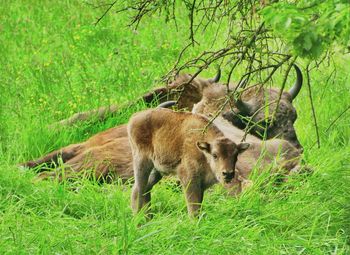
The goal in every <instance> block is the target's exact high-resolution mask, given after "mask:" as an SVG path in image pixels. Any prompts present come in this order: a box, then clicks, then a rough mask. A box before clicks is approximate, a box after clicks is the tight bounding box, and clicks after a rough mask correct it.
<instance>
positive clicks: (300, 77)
mask: <svg viewBox="0 0 350 255" xmlns="http://www.w3.org/2000/svg"><path fill="white" fill-rule="evenodd" d="M293 67H294V69H295V72H296V74H297V80H296V82H295V84H294V86H293V87H292V88H291V89H290V90H289V94H290V95H291V97H292V100H293V99H294V98H296V96H297V95H298V94H299V91H300V89H301V86H302V85H303V74H302V73H301V71H300V68H299V67H298V66H297V65H296V64H293Z"/></svg>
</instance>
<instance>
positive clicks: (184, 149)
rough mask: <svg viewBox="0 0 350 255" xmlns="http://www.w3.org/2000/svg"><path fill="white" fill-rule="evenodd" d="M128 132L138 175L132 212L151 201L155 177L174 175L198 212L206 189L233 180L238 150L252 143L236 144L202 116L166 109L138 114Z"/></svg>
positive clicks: (193, 210) (190, 210)
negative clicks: (217, 183)
mask: <svg viewBox="0 0 350 255" xmlns="http://www.w3.org/2000/svg"><path fill="white" fill-rule="evenodd" d="M128 136H129V142H130V145H131V149H132V155H133V167H134V176H135V183H134V187H133V192H132V198H131V200H132V201H131V206H132V208H133V210H134V212H138V211H140V209H141V208H142V207H144V206H145V205H146V204H147V203H149V202H150V200H151V194H150V191H151V189H152V186H153V185H154V184H155V183H156V182H157V180H154V178H153V177H154V176H158V177H156V178H159V177H160V176H161V175H168V174H172V175H177V176H178V177H179V179H180V181H181V183H182V186H183V188H184V190H185V195H186V201H187V208H188V213H189V214H190V215H191V216H195V215H196V214H197V213H198V210H199V209H200V206H201V202H202V200H203V193H204V190H205V189H207V188H208V187H210V186H211V185H213V184H214V183H216V182H220V183H222V184H225V183H228V182H230V181H231V180H232V179H233V177H234V173H235V164H236V161H237V156H238V154H239V153H241V152H243V151H244V150H246V149H247V148H248V147H249V144H248V143H240V144H238V145H237V144H235V143H234V142H233V141H231V140H230V139H228V138H226V137H225V136H224V135H223V133H222V132H221V131H220V130H219V129H218V128H217V127H216V126H215V125H213V124H211V125H208V119H206V118H205V117H203V116H200V115H195V114H191V113H184V112H181V113H180V112H173V111H171V110H165V109H157V110H147V111H143V112H140V113H136V114H134V115H133V117H132V118H131V120H130V121H129V124H128ZM154 168H155V169H156V170H155V171H153V172H152V169H154ZM151 172H152V175H151ZM150 175H151V176H150Z"/></svg>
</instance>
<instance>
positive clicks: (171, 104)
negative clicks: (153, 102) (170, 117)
mask: <svg viewBox="0 0 350 255" xmlns="http://www.w3.org/2000/svg"><path fill="white" fill-rule="evenodd" d="M173 105H176V101H166V102H163V103H161V104H159V105H158V106H157V108H170V107H171V106H173Z"/></svg>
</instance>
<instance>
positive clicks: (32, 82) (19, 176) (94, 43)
mask: <svg viewBox="0 0 350 255" xmlns="http://www.w3.org/2000/svg"><path fill="white" fill-rule="evenodd" d="M100 14H101V13H100V12H99V11H98V10H95V9H92V8H91V7H90V6H88V5H85V4H83V3H79V2H76V1H18V2H13V1H6V0H3V1H2V3H1V5H0V21H1V22H0V46H1V47H0V56H1V58H0V74H1V75H0V104H1V107H0V253H1V254H100V253H101V254H118V253H121V254H125V253H128V254H349V252H350V248H349V245H350V239H349V234H350V223H349V222H350V221H349V219H350V160H349V159H350V127H349V123H350V114H349V113H346V114H345V115H344V116H343V117H342V118H341V119H339V121H337V123H336V124H335V125H334V126H332V127H331V128H330V129H329V130H328V131H327V132H326V130H327V128H328V127H329V125H330V123H331V122H332V121H333V120H334V119H335V118H336V116H337V115H339V114H340V113H341V112H342V111H343V110H344V108H345V107H347V106H348V104H349V98H350V96H349V91H350V77H349V76H350V67H349V66H350V65H349V63H350V57H349V56H342V55H340V54H338V55H336V56H335V57H334V59H335V61H334V63H331V65H330V66H326V65H325V64H323V65H321V66H320V69H319V70H316V71H314V72H313V74H312V77H311V78H312V80H311V83H312V86H313V87H312V88H313V97H314V102H315V105H316V113H317V118H318V125H319V129H320V138H321V145H322V147H321V148H320V149H317V147H316V146H313V145H314V143H315V141H316V136H315V131H314V125H313V121H312V115H311V108H310V103H309V100H308V94H307V89H306V86H305V87H304V88H303V89H302V92H301V95H300V96H298V98H297V100H296V102H295V105H296V108H297V110H298V115H299V118H298V121H297V122H296V128H297V133H298V135H299V137H300V140H301V142H302V144H303V145H304V147H305V156H304V158H305V161H306V162H307V163H308V164H309V165H311V166H313V168H314V169H315V173H314V174H313V175H311V176H295V177H294V178H293V179H291V180H290V181H289V182H288V183H287V184H284V185H281V186H277V187H276V186H275V185H272V184H271V183H269V182H268V183H266V182H263V180H262V178H263V177H257V179H255V182H256V184H257V185H256V186H255V187H254V188H253V189H251V190H249V191H248V192H246V193H244V194H243V195H242V196H241V197H240V198H232V197H229V196H228V195H227V194H226V192H225V191H224V190H223V189H222V188H221V187H219V186H215V187H214V188H213V189H211V190H210V191H207V192H206V195H205V201H204V204H203V211H202V212H203V213H202V215H201V217H200V219H199V220H190V219H189V218H188V216H187V213H186V206H185V201H184V198H183V195H182V193H181V192H179V191H177V190H176V189H175V190H174V187H173V185H172V184H171V183H170V182H162V183H161V184H159V185H157V186H156V187H155V190H154V192H153V208H152V210H153V212H155V217H154V219H152V220H151V221H148V222H145V221H144V220H143V218H142V216H141V215H140V216H136V217H133V216H132V213H131V209H130V206H129V202H130V201H129V200H130V199H129V197H130V187H129V186H123V185H121V184H118V182H115V183H113V184H102V185H98V184H97V183H95V182H93V181H87V180H82V181H79V182H67V183H63V184H59V183H57V182H55V181H44V182H38V183H34V182H33V181H32V180H33V177H34V176H35V174H34V173H33V172H31V171H28V172H21V171H19V170H18V169H17V168H16V164H17V163H19V162H22V161H25V160H28V159H32V158H35V157H38V156H40V155H42V154H44V153H47V152H49V151H51V150H53V149H56V148H59V147H62V146H64V145H67V144H70V143H73V142H77V141H82V140H84V139H86V138H87V137H89V136H90V135H91V134H94V133H97V132H99V131H101V130H105V129H107V128H109V127H112V126H114V125H117V124H120V123H125V122H127V120H128V117H129V116H130V115H131V114H132V112H134V111H136V110H138V109H141V108H142V106H141V107H138V108H136V107H135V108H133V109H128V110H125V112H122V113H120V115H118V116H116V117H115V118H112V119H110V120H108V121H106V122H104V123H98V124H94V125H91V124H89V123H85V124H77V125H75V126H74V127H72V128H65V129H62V130H61V131H59V132H58V131H57V132H53V131H52V130H49V129H48V125H49V124H50V123H53V122H55V121H57V120H60V119H63V118H66V117H68V116H70V115H71V114H72V113H74V112H77V111H81V110H87V109H93V108H96V107H98V106H102V105H108V104H112V103H123V102H126V101H129V100H132V99H133V98H135V97H137V96H139V95H141V94H142V93H144V92H145V91H148V90H149V89H151V88H152V87H154V86H156V85H158V84H157V79H158V78H159V77H161V76H162V75H163V74H165V73H166V72H167V71H168V70H169V69H170V68H171V67H172V65H173V64H174V62H175V60H176V57H177V54H178V52H179V51H180V50H181V48H182V47H183V46H184V45H185V44H186V39H187V38H188V35H187V34H183V32H181V31H182V28H186V26H187V25H188V24H186V22H185V21H181V22H179V24H178V25H179V31H176V30H175V28H174V25H171V24H169V25H164V23H163V20H162V19H160V18H157V19H154V20H145V23H144V25H142V26H141V27H140V30H139V31H138V32H137V33H136V32H133V31H132V30H131V29H129V28H127V27H126V24H127V17H125V16H108V17H107V18H106V19H104V20H103V21H102V22H101V23H100V24H99V25H98V26H94V25H93V22H94V21H95V18H96V17H97V16H98V15H100ZM205 37H206V35H205V34H204V35H203V38H201V39H205ZM202 41H203V40H202ZM218 43H219V42H218ZM208 45H209V43H207V44H206V43H205V40H204V43H202V44H201V46H200V47H199V48H198V49H193V50H192V49H191V50H190V52H189V53H188V55H195V54H196V53H197V52H199V51H200V49H203V48H205V47H207V46H208ZM116 53H117V54H116ZM334 69H335V70H336V72H335V76H334V75H333V76H331V74H332V71H333V70H334ZM214 72H215V70H212V69H211V70H208V71H206V72H205V73H203V75H204V76H210V75H212V74H213V73H214ZM329 77H331V78H330V79H328V78H329ZM281 79H282V76H281V77H277V79H276V81H279V80H281ZM140 223H142V224H141V226H138V225H140Z"/></svg>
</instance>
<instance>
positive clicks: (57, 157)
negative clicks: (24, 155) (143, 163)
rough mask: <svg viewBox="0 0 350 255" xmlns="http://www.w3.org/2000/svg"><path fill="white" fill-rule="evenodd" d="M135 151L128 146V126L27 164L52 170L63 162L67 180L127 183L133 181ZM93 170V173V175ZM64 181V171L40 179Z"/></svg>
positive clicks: (43, 175)
mask: <svg viewBox="0 0 350 255" xmlns="http://www.w3.org/2000/svg"><path fill="white" fill-rule="evenodd" d="M131 159H132V156H131V149H130V146H129V142H128V137H127V130H126V125H121V126H118V127H115V128H111V129H108V130H106V131H104V132H101V133H98V134H96V135H94V136H92V137H91V138H90V139H88V140H87V141H85V142H82V143H78V144H72V145H69V146H66V147H64V148H62V149H59V150H56V151H53V152H51V153H49V154H48V155H46V156H44V157H42V158H40V159H37V160H33V161H28V162H26V163H23V164H22V166H24V167H29V168H34V167H37V168H41V169H39V170H45V168H52V167H55V166H58V165H59V164H60V162H59V161H61V162H62V163H63V164H64V166H63V168H64V170H65V171H64V172H65V173H64V176H65V178H70V177H74V176H77V174H79V173H80V174H82V175H84V176H88V177H93V178H96V179H104V180H107V179H108V178H112V179H115V178H118V177H119V178H121V179H122V180H123V181H126V180H129V179H130V178H131V177H133V170H132V160H131ZM89 170H91V171H92V172H91V173H90V172H89ZM56 176H58V177H59V179H60V180H61V179H62V169H61V168H57V169H56V170H55V171H50V172H42V173H40V174H39V176H38V177H39V179H46V178H48V177H56Z"/></svg>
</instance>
